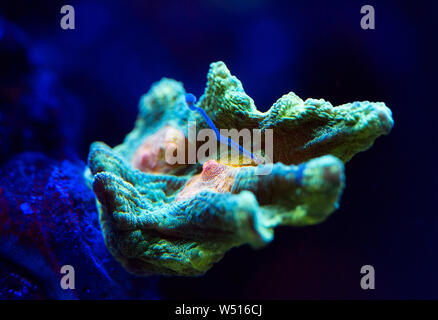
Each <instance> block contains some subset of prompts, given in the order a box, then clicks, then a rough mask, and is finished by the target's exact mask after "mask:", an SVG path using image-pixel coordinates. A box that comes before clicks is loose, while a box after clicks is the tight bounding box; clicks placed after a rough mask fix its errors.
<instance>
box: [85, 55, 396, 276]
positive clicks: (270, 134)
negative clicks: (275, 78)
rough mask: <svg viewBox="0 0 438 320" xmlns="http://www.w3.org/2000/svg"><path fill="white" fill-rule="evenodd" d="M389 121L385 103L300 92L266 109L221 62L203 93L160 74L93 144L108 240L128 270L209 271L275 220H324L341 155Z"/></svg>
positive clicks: (340, 183) (93, 181)
mask: <svg viewBox="0 0 438 320" xmlns="http://www.w3.org/2000/svg"><path fill="white" fill-rule="evenodd" d="M392 126H393V120H392V115H391V111H390V110H389V109H388V108H387V107H386V106H385V104H384V103H381V102H377V103H374V102H368V101H364V102H354V103H347V104H344V105H340V106H337V107H334V106H332V105H331V104H330V103H329V102H327V101H324V100H322V99H307V100H305V101H303V100H301V99H300V98H299V97H298V96H297V95H295V94H294V93H293V92H290V93H288V94H286V95H284V96H283V97H281V98H280V99H278V100H277V101H276V102H275V103H274V105H273V106H272V107H271V109H270V110H269V111H267V112H265V113H263V112H259V111H258V110H257V108H256V107H255V105H254V102H253V100H252V99H251V98H250V97H249V96H248V95H247V94H246V93H245V91H244V90H243V87H242V84H241V82H240V81H239V80H238V79H237V78H236V77H234V76H232V75H231V74H230V72H229V70H228V69H227V67H226V66H225V64H224V63H223V62H215V63H212V64H211V66H210V71H209V73H208V81H207V87H206V89H205V92H204V94H203V95H202V96H201V97H200V100H199V102H197V103H196V100H195V98H194V96H193V95H190V94H187V93H186V92H185V90H184V88H183V86H182V84H181V83H180V82H177V81H174V80H170V79H165V78H164V79H162V80H161V81H159V82H157V83H156V84H154V85H153V86H152V88H151V90H150V91H149V92H148V93H147V94H146V95H144V96H143V97H142V98H141V100H140V104H139V115H138V118H137V120H136V122H135V127H134V129H133V130H132V131H131V132H130V133H129V134H128V135H127V136H126V137H125V139H124V141H123V143H122V144H120V145H118V146H116V147H114V148H110V147H109V146H107V145H105V144H104V143H102V142H95V143H93V144H92V145H91V147H90V153H89V157H88V168H87V170H86V172H85V176H86V179H87V182H88V183H89V186H90V187H91V188H92V189H93V191H94V193H95V195H96V198H97V201H96V203H97V208H98V211H99V221H100V225H101V228H102V232H103V235H104V239H105V244H106V246H107V247H108V249H109V251H110V252H111V253H112V254H113V255H114V257H115V258H116V259H117V260H118V261H119V262H120V263H121V264H122V265H123V266H124V268H125V269H126V270H128V271H129V272H131V273H134V274H137V275H148V274H166V275H181V276H195V275H202V274H204V273H205V272H206V271H207V270H209V269H210V268H211V267H212V265H213V264H214V263H215V262H217V261H219V260H220V259H221V258H222V257H223V255H224V254H225V252H227V251H228V250H230V249H231V248H233V247H237V246H240V245H243V244H250V245H251V246H253V247H255V248H258V247H261V246H264V245H266V244H267V243H269V242H270V241H272V240H273V229H274V228H275V227H276V226H279V225H290V226H306V225H312V224H316V223H320V222H322V221H324V220H325V219H326V218H327V217H328V216H329V215H330V214H331V213H332V212H333V211H334V210H335V209H336V208H337V207H338V202H339V199H340V196H341V194H342V191H343V188H344V163H345V162H347V161H348V160H350V159H351V158H352V157H353V155H355V154H356V153H358V152H360V151H363V150H366V149H368V148H369V147H371V145H372V144H373V142H374V140H375V139H376V138H377V137H379V136H380V135H383V134H388V133H389V132H390V130H391V128H392ZM218 128H220V129H218ZM233 130H234V131H233ZM196 132H197V134H196ZM240 138H243V141H244V142H243V146H241V145H240V144H239V141H240Z"/></svg>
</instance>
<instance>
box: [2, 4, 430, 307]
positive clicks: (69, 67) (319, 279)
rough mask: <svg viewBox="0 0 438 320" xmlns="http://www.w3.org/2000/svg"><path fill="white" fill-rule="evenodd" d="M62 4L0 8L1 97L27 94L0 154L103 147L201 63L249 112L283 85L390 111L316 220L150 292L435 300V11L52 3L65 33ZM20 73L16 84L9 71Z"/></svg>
mask: <svg viewBox="0 0 438 320" xmlns="http://www.w3.org/2000/svg"><path fill="white" fill-rule="evenodd" d="M64 4H66V3H65V2H61V1H28V2H26V1H9V2H8V3H4V2H2V4H1V5H0V8H1V9H0V17H2V18H3V19H4V20H1V23H0V41H2V40H3V41H6V40H7V39H5V38H4V37H5V34H7V33H6V31H5V30H9V31H7V32H11V31H10V30H15V31H13V32H15V35H14V37H15V39H19V40H17V41H18V43H19V45H17V44H15V45H10V47H9V51H8V52H9V54H2V56H1V57H0V58H1V59H0V68H1V69H0V75H1V77H0V84H1V85H2V90H3V91H2V93H5V92H6V93H7V95H6V96H7V97H9V98H8V99H9V100H7V103H9V105H14V101H15V100H14V97H15V95H14V94H16V92H17V90H18V91H20V90H21V91H20V92H25V93H26V92H27V91H26V90H28V91H29V90H31V89H29V87H30V88H33V89H32V90H33V97H34V99H36V100H37V101H39V103H37V104H33V109H32V110H31V111H32V112H30V111H29V110H28V109H25V110H23V113H22V114H23V116H22V117H14V116H11V112H12V113H13V112H16V111H10V110H17V109H10V110H9V109H8V110H9V111H8V112H9V113H7V117H6V116H4V115H3V122H0V124H1V127H2V130H3V133H2V135H0V137H2V138H3V139H2V141H1V143H2V152H1V156H2V158H1V161H2V162H3V161H6V160H7V159H8V158H9V157H10V156H12V155H13V154H14V153H18V152H21V151H24V150H40V151H44V152H45V153H47V154H49V155H50V156H52V157H54V158H80V159H82V160H85V159H86V156H87V153H88V146H89V144H90V143H91V142H93V141H96V140H102V141H105V142H106V143H108V144H109V145H111V146H114V145H116V144H119V143H121V142H122V139H123V138H124V136H125V135H126V134H127V133H128V132H129V131H130V130H131V129H132V127H133V123H134V121H135V118H136V115H137V103H138V100H139V97H140V95H142V94H143V93H145V92H147V90H148V89H149V87H150V85H151V84H152V83H153V82H154V81H157V80H159V79H160V78H161V77H163V76H166V77H170V78H174V79H176V80H179V81H182V82H183V83H184V86H185V88H186V90H187V91H189V92H192V93H194V94H195V95H197V96H200V95H201V94H202V92H203V89H204V86H205V82H206V73H207V71H208V66H209V63H211V62H213V61H217V60H222V61H224V62H225V63H226V64H227V66H228V67H229V69H230V70H231V72H232V73H233V74H234V75H236V76H237V77H238V78H239V79H240V80H241V81H242V83H243V85H244V88H245V90H246V92H247V93H248V94H249V95H250V96H251V97H252V98H253V99H254V101H255V103H256V105H257V107H258V108H259V109H260V110H263V111H265V110H267V109H268V108H269V107H270V106H271V105H272V104H273V103H274V102H275V100H276V99H278V98H279V97H280V96H281V95H283V94H286V93H287V92H289V91H294V92H295V93H297V94H298V95H299V96H300V97H301V98H303V99H305V98H308V97H313V98H324V99H326V100H328V101H330V102H332V103H333V104H334V105H338V104H343V103H346V102H351V101H355V100H370V101H384V102H385V103H386V104H387V106H388V107H390V108H391V110H392V111H393V116H394V121H395V126H394V129H393V131H392V132H391V133H390V135H389V136H385V137H381V138H379V139H378V140H377V141H376V143H375V145H374V146H373V147H372V148H371V149H370V150H368V151H367V152H364V153H360V154H358V155H357V156H355V157H354V158H353V159H352V160H351V162H349V163H348V164H347V165H346V176H347V188H346V191H345V193H344V195H343V197H342V200H341V206H340V209H339V210H338V211H336V212H335V213H334V214H333V215H332V217H330V218H329V219H328V220H327V221H326V222H324V223H322V224H321V225H317V226H313V227H307V228H290V227H287V228H286V227H284V228H279V229H278V230H276V234H275V240H274V242H273V243H272V244H270V245H269V246H267V247H266V248H264V249H262V250H258V251H254V250H252V249H250V248H248V247H242V248H239V249H234V250H232V251H231V252H229V253H228V254H227V255H226V256H225V258H224V259H223V260H222V261H221V262H219V263H218V264H217V265H216V266H215V267H214V268H213V269H212V270H211V271H209V272H208V273H207V274H206V275H205V276H204V277H200V278H195V279H193V278H163V279H161V280H160V290H161V294H162V295H163V296H164V297H170V298H190V297H203V298H212V297H215V298H226V297H229V298H280V299H287V298H360V299H362V298H364V299H369V298H370V299H374V298H438V289H437V287H438V274H437V270H438V217H437V210H436V199H437V195H438V186H437V183H438V176H437V170H436V155H437V152H436V147H437V134H436V128H437V126H438V123H437V121H438V117H437V115H438V111H437V103H436V98H434V97H435V96H436V84H437V80H436V79H437V76H436V74H437V73H436V71H435V69H436V66H435V64H436V49H435V48H434V45H435V44H436V39H437V37H436V33H435V32H436V28H434V23H435V22H434V20H435V19H436V12H437V8H436V6H435V7H433V6H432V5H431V4H430V3H428V2H423V3H421V2H419V1H412V2H410V3H402V2H400V1H322V0H321V1H317V0H307V1H287V2H286V1H284V2H281V1H267V0H254V1H250V0H245V1H229V0H206V1H159V0H154V1H149V0H147V1H140V0H134V1H103V0H101V1H99V0H81V1H68V4H70V5H73V6H74V8H75V11H76V29H75V30H62V29H61V28H60V25H59V22H60V19H61V16H62V15H61V14H60V13H59V12H60V8H61V6H62V5H64ZM365 4H371V5H374V8H375V11H376V29H375V30H362V29H361V28H360V19H361V17H362V15H361V14H360V8H361V6H362V5H365ZM2 37H3V39H2ZM11 46H12V49H11ZM10 52H12V53H13V54H10ZM20 59H21V60H20ZM29 69H30V70H33V71H32V72H34V76H33V77H32V79H33V82H32V83H31V84H29V83H28V82H29V79H27V78H26V80H23V79H22V78H20V77H18V76H17V75H19V74H22V73H24V74H26V73H27V72H29ZM11 83H12V85H11ZM23 83H26V85H23ZM17 88H19V89H17ZM53 88H55V89H53ZM14 90H15V91H14ZM52 90H55V92H53V91H52ZM35 96H36V97H35ZM54 96H55V97H61V98H59V99H58V100H56V99H55V101H53V100H52V99H53V97H54ZM41 101H42V102H41ZM40 106H44V107H41V108H40ZM38 108H40V109H38ZM28 113H30V115H29V114H28ZM35 113H36V114H35ZM20 114H21V113H20ZM48 114H50V115H51V116H50V117H49V118H48ZM5 118H8V119H12V120H10V121H7V122H6V121H4V119H5ZM23 118H24V119H25V120H23ZM28 118H29V119H30V120H26V119H28ZM35 119H37V120H35ZM0 121H2V119H1V118H0ZM35 121H36V123H37V125H35ZM29 123H30V124H29ZM40 124H41V125H40ZM14 129H15V130H14ZM12 131H13V134H10V132H12ZM0 133H1V132H0ZM365 264H371V265H373V266H374V267H375V270H376V290H374V291H370V290H368V291H364V290H361V288H360V285H359V283H360V278H361V274H360V268H361V266H362V265H365ZM78 277H79V276H78ZM96 285H98V284H96Z"/></svg>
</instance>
